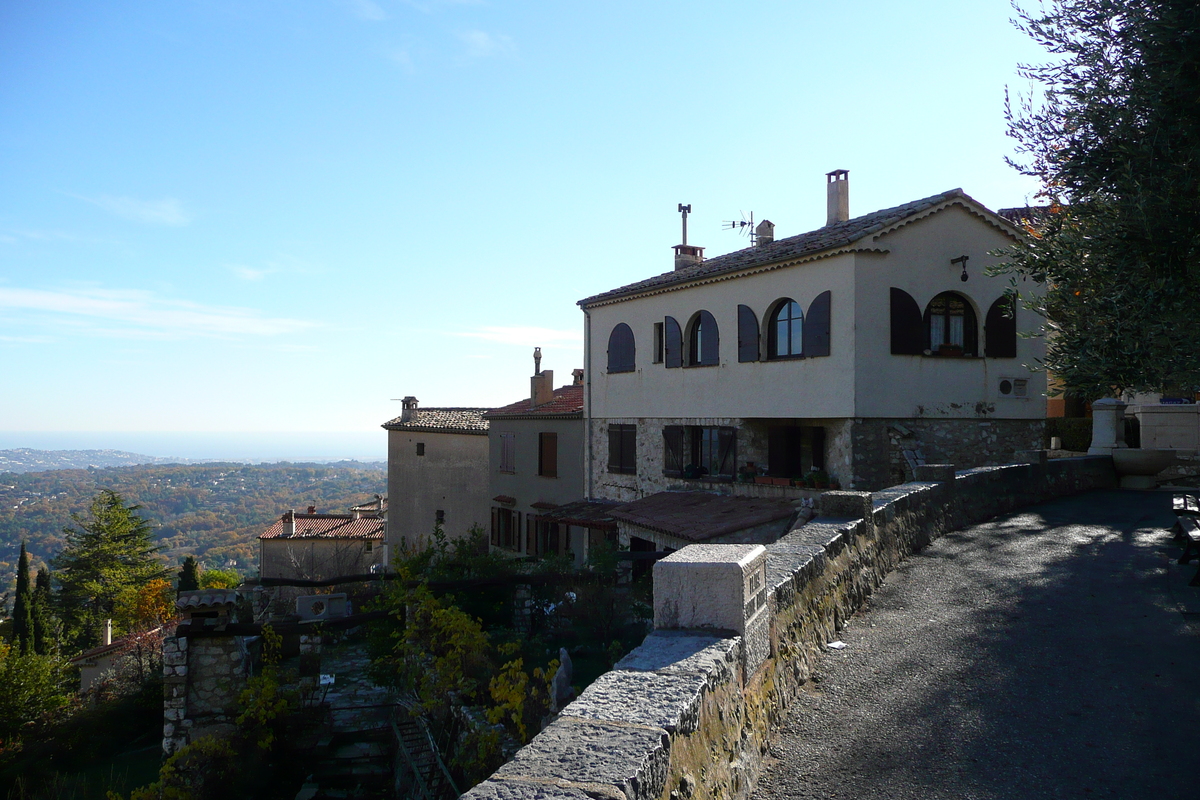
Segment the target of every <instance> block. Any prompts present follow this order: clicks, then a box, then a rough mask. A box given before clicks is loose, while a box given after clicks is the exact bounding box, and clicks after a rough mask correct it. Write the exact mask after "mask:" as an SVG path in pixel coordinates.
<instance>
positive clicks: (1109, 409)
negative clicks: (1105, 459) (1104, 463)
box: [1088, 397, 1127, 456]
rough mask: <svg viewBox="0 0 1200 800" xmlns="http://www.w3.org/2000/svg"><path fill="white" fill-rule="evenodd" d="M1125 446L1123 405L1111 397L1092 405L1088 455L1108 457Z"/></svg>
mask: <svg viewBox="0 0 1200 800" xmlns="http://www.w3.org/2000/svg"><path fill="white" fill-rule="evenodd" d="M1126 446H1127V445H1126V444H1125V404H1124V403H1122V402H1121V401H1120V400H1117V399H1115V398H1112V397H1105V398H1102V399H1100V400H1097V401H1096V402H1094V403H1092V446H1091V447H1089V448H1088V455H1089V456H1108V455H1112V451H1113V450H1119V449H1120V448H1122V447H1126Z"/></svg>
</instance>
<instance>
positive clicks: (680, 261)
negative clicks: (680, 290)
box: [672, 203, 704, 270]
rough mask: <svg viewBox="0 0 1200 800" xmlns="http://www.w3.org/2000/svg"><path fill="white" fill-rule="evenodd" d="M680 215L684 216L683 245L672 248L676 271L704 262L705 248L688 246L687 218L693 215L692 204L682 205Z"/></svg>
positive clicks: (680, 205)
mask: <svg viewBox="0 0 1200 800" xmlns="http://www.w3.org/2000/svg"><path fill="white" fill-rule="evenodd" d="M679 213H680V214H681V215H682V216H683V243H682V244H677V245H675V247H673V248H672V249H673V250H674V251H675V269H677V270H680V269H687V268H688V267H690V266H692V265H693V264H699V263H700V262H701V261H703V260H704V248H703V247H697V246H696V245H694V244H688V240H687V218H688V214H690V213H692V204H691V203H688V204H687V205H684V204H683V203H680V204H679Z"/></svg>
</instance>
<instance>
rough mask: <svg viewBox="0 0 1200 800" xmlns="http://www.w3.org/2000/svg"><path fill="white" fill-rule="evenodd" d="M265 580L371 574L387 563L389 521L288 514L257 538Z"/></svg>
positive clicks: (353, 515)
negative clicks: (387, 523) (387, 522)
mask: <svg viewBox="0 0 1200 800" xmlns="http://www.w3.org/2000/svg"><path fill="white" fill-rule="evenodd" d="M258 544H259V565H260V566H259V574H260V575H261V576H262V577H264V578H296V579H300V580H327V579H329V578H337V577H341V576H343V575H366V574H368V573H371V572H376V571H379V570H382V569H384V568H385V567H386V566H387V563H388V556H387V535H386V522H385V521H384V520H383V519H382V518H381V517H379V516H376V515H371V514H363V513H362V512H361V511H355V512H353V513H351V514H317V513H315V511H314V510H313V509H310V510H309V512H308V513H305V514H297V513H296V512H294V511H288V512H286V513H284V514H283V516H281V517H280V518H279V520H278V521H276V522H275V524H274V525H272V526H271V527H270V528H268V529H267V530H266V531H265V532H264V533H262V534H261V535H260V536H259V537H258Z"/></svg>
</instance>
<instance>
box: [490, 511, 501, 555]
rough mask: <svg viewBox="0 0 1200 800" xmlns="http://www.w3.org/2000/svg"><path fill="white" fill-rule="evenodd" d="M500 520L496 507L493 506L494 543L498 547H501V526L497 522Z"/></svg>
mask: <svg viewBox="0 0 1200 800" xmlns="http://www.w3.org/2000/svg"><path fill="white" fill-rule="evenodd" d="M498 522H499V520H497V519H496V509H494V508H493V509H492V544H494V545H496V546H497V547H499V545H500V528H499V526H498V524H497V523H498Z"/></svg>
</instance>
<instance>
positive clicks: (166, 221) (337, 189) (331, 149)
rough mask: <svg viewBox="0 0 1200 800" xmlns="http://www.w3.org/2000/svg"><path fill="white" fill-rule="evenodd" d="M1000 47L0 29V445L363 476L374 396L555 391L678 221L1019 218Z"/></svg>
mask: <svg viewBox="0 0 1200 800" xmlns="http://www.w3.org/2000/svg"><path fill="white" fill-rule="evenodd" d="M1011 16H1012V9H1011V7H1010V6H1009V4H1008V2H1007V0H972V2H969V3H964V2H962V0H953V1H943V0H928V1H927V2H923V3H920V4H912V3H896V2H894V0H890V1H889V2H876V1H875V0H847V1H846V2H842V3H829V2H808V1H807V0H792V1H791V2H741V3H716V2H706V1H705V0H689V2H646V1H645V0H642V2H636V3H635V2H625V1H624V0H606V2H603V3H573V2H559V3H551V2H537V1H536V0H526V2H508V1H507V0H303V1H302V2H295V1H294V0H293V2H267V1H264V2H239V1H236V0H208V1H206V2H200V1H199V0H178V1H177V2H170V3H162V2H125V1H124V0H112V1H111V2H105V3H78V2H75V3H63V2H54V1H53V0H9V2H5V3H3V4H0V187H2V188H0V447H5V446H7V447H20V446H37V443H38V442H45V441H49V439H48V438H47V436H48V433H47V432H55V436H57V437H58V438H56V439H54V441H60V442H67V443H70V442H71V436H69V435H67V436H64V435H63V434H64V433H65V434H71V433H79V434H80V436H79V441H80V442H83V441H84V440H85V439H86V441H87V446H97V445H99V446H112V447H118V448H120V444H121V442H122V441H131V440H130V438H129V436H130V435H131V434H133V433H138V434H161V435H166V434H187V435H189V436H191V437H192V438H193V439H194V440H196V441H199V440H202V439H204V434H213V435H214V436H215V434H218V433H219V434H230V433H234V434H236V433H239V432H241V433H244V434H245V435H246V436H245V437H244V438H246V439H247V440H249V438H253V437H255V436H257V437H266V436H275V437H276V438H279V437H283V438H288V437H300V438H302V437H303V436H304V435H305V434H306V433H307V434H312V435H313V436H314V437H317V438H319V437H326V439H325V440H323V441H326V440H329V436H330V435H331V434H336V433H339V432H344V433H345V434H346V435H347V441H349V440H351V439H353V440H355V441H360V442H372V443H373V442H377V443H378V452H379V454H380V455H381V457H382V453H383V451H384V444H385V434H384V432H383V431H382V430H380V428H379V425H380V424H381V423H383V422H385V421H387V420H388V419H391V418H392V417H394V416H397V415H398V414H399V413H400V404H399V402H396V399H397V398H401V397H404V396H405V395H414V396H416V397H417V398H418V399H419V401H420V403H421V405H422V406H494V405H502V404H507V403H510V402H513V401H515V400H518V399H520V398H521V397H524V396H525V395H526V394H527V393H528V391H529V381H528V377H529V376H530V375H531V374H532V371H533V364H532V359H531V356H532V351H533V348H534V347H535V346H540V347H541V348H542V351H543V354H544V358H543V362H542V366H543V367H544V368H548V369H553V370H554V371H555V374H556V376H558V378H559V382H563V383H565V382H567V381H569V379H570V374H571V370H572V369H573V368H576V367H580V366H582V365H583V315H582V312H581V311H580V310H579V308H578V306H577V305H576V302H577V301H578V300H579V299H581V298H583V297H586V296H589V295H592V294H596V293H598V292H602V291H605V290H608V289H611V288H615V287H617V286H620V285H623V284H626V283H629V282H632V281H635V280H640V279H642V278H646V277H649V276H651V275H655V274H659V273H661V272H666V271H669V270H670V269H671V267H672V251H671V246H672V245H674V244H677V243H678V241H679V238H680V230H679V228H680V220H679V215H678V213H677V212H676V208H677V205H678V204H679V203H690V204H691V206H692V214H691V216H690V218H689V220H688V229H689V237H688V238H689V241H690V242H691V243H693V244H699V245H702V246H704V247H705V248H706V255H707V256H709V257H712V256H716V255H720V254H722V253H726V252H729V251H732V250H737V249H740V248H742V247H745V246H747V245H748V242H747V240H746V239H745V238H742V237H740V236H739V235H738V234H737V233H736V232H735V231H729V230H723V229H722V223H723V222H724V221H726V220H738V219H742V218H743V216H744V217H747V218H748V217H749V215H750V214H751V213H753V214H754V218H755V219H762V218H769V219H770V220H772V221H773V222H774V223H775V225H776V238H782V237H785V236H789V235H794V234H798V233H803V232H805V231H808V230H812V229H814V228H817V227H820V226H821V225H822V224H824V221H825V219H824V216H825V177H824V175H825V173H826V172H829V171H830V170H833V169H848V170H849V171H850V211H851V215H852V216H857V215H859V214H865V213H868V212H870V211H874V210H876V209H879V208H886V207H889V206H893V205H897V204H900V203H904V202H907V201H909V200H913V199H917V198H920V197H925V196H929V195H932V194H936V193H938V192H941V191H945V190H947V189H951V188H955V187H961V188H962V189H964V190H965V191H966V192H967V193H968V194H970V195H971V196H972V197H974V198H975V199H977V200H978V201H980V202H982V203H983V204H984V205H986V206H988V207H991V208H999V207H1004V206H1012V205H1019V204H1022V203H1024V202H1026V201H1028V200H1029V199H1031V198H1032V197H1033V194H1034V192H1035V191H1036V189H1037V187H1036V185H1034V184H1033V183H1032V182H1031V181H1030V179H1028V178H1025V177H1022V176H1021V175H1019V174H1018V173H1017V172H1016V171H1014V170H1013V169H1012V168H1011V167H1009V166H1007V165H1006V164H1005V162H1004V157H1005V156H1006V155H1011V153H1012V149H1013V146H1012V142H1011V140H1009V139H1008V138H1007V137H1006V136H1005V124H1004V115H1003V112H1004V98H1005V91H1006V87H1007V88H1009V89H1011V90H1012V91H1013V92H1014V93H1019V92H1023V91H1028V88H1029V87H1028V86H1027V85H1026V84H1025V83H1024V82H1023V81H1022V79H1020V78H1019V77H1018V76H1017V74H1016V67H1017V64H1018V63H1020V62H1030V61H1040V60H1043V59H1044V54H1043V53H1042V52H1041V51H1039V50H1038V49H1036V47H1035V46H1034V45H1033V44H1032V43H1031V42H1029V41H1028V40H1027V39H1026V38H1025V37H1024V36H1023V35H1022V34H1021V33H1020V32H1019V31H1017V30H1016V29H1015V28H1014V27H1013V26H1012V25H1011V24H1010V22H1009V19H1010V17H1011ZM85 432H86V433H87V434H88V436H86V437H85V436H83V434H84V433H85ZM122 436H125V438H124V439H122V438H121V437H122ZM39 437H40V438H39ZM218 438H219V437H218ZM236 438H237V437H236V436H235V437H233V439H230V441H233V440H236ZM333 438H334V439H336V437H333ZM144 441H145V443H146V446H147V447H153V443H152V442H151V441H150V440H149V439H146V440H144ZM213 441H216V438H213ZM222 441H224V440H222ZM373 446H374V445H368V449H370V447H373ZM121 449H126V448H121ZM335 449H336V448H335ZM140 452H146V450H145V448H143V449H142V450H141V451H140ZM150 454H151V455H160V454H165V453H160V452H155V453H150ZM172 454H174V455H186V453H172ZM231 455H232V454H231ZM351 455H354V456H358V455H361V454H360V453H359V452H358V451H357V450H356V451H355V452H354V453H350V452H347V456H351ZM205 457H211V456H205Z"/></svg>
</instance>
